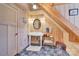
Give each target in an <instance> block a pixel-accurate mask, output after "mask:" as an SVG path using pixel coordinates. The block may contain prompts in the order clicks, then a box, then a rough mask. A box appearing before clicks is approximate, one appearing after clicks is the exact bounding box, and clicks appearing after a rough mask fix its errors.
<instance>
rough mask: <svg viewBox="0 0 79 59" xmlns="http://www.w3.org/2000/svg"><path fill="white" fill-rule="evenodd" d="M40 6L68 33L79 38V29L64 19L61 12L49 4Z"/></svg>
mask: <svg viewBox="0 0 79 59" xmlns="http://www.w3.org/2000/svg"><path fill="white" fill-rule="evenodd" d="M39 6H41V7H42V9H43V10H44V11H45V12H46V13H47V14H49V16H50V17H51V18H52V19H53V20H54V21H55V22H57V23H58V24H59V25H60V26H61V27H63V28H64V29H65V30H66V31H68V32H69V33H73V34H75V35H76V36H77V37H78V38H79V29H78V28H77V27H75V26H74V25H73V24H71V23H70V22H69V21H67V20H66V19H64V18H63V17H62V16H61V15H60V14H59V12H57V11H56V10H54V9H52V8H51V6H50V5H49V4H39Z"/></svg>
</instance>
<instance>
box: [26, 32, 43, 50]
mask: <svg viewBox="0 0 79 59" xmlns="http://www.w3.org/2000/svg"><path fill="white" fill-rule="evenodd" d="M28 36H29V47H28V48H27V50H32V48H33V49H34V48H35V49H36V50H38V49H41V47H42V36H43V33H42V32H29V33H28ZM31 36H39V37H40V46H32V45H31ZM37 47H38V48H37ZM32 51H33V50H32ZM34 51H35V50H34Z"/></svg>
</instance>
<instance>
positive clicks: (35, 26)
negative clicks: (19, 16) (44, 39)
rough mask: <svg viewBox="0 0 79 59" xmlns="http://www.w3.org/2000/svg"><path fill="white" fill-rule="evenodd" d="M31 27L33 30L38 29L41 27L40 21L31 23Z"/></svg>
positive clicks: (36, 20)
mask: <svg viewBox="0 0 79 59" xmlns="http://www.w3.org/2000/svg"><path fill="white" fill-rule="evenodd" d="M33 27H34V29H40V27H41V21H40V20H39V19H35V20H34V21H33Z"/></svg>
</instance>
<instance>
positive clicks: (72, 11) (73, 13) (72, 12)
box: [69, 8, 78, 16]
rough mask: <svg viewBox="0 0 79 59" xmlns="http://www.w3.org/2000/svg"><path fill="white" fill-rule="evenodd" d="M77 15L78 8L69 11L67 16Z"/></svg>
mask: <svg viewBox="0 0 79 59" xmlns="http://www.w3.org/2000/svg"><path fill="white" fill-rule="evenodd" d="M77 15H78V8H74V9H69V16H77Z"/></svg>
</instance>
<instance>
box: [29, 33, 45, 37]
mask: <svg viewBox="0 0 79 59" xmlns="http://www.w3.org/2000/svg"><path fill="white" fill-rule="evenodd" d="M28 35H31V36H43V33H42V32H29V33H28Z"/></svg>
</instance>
